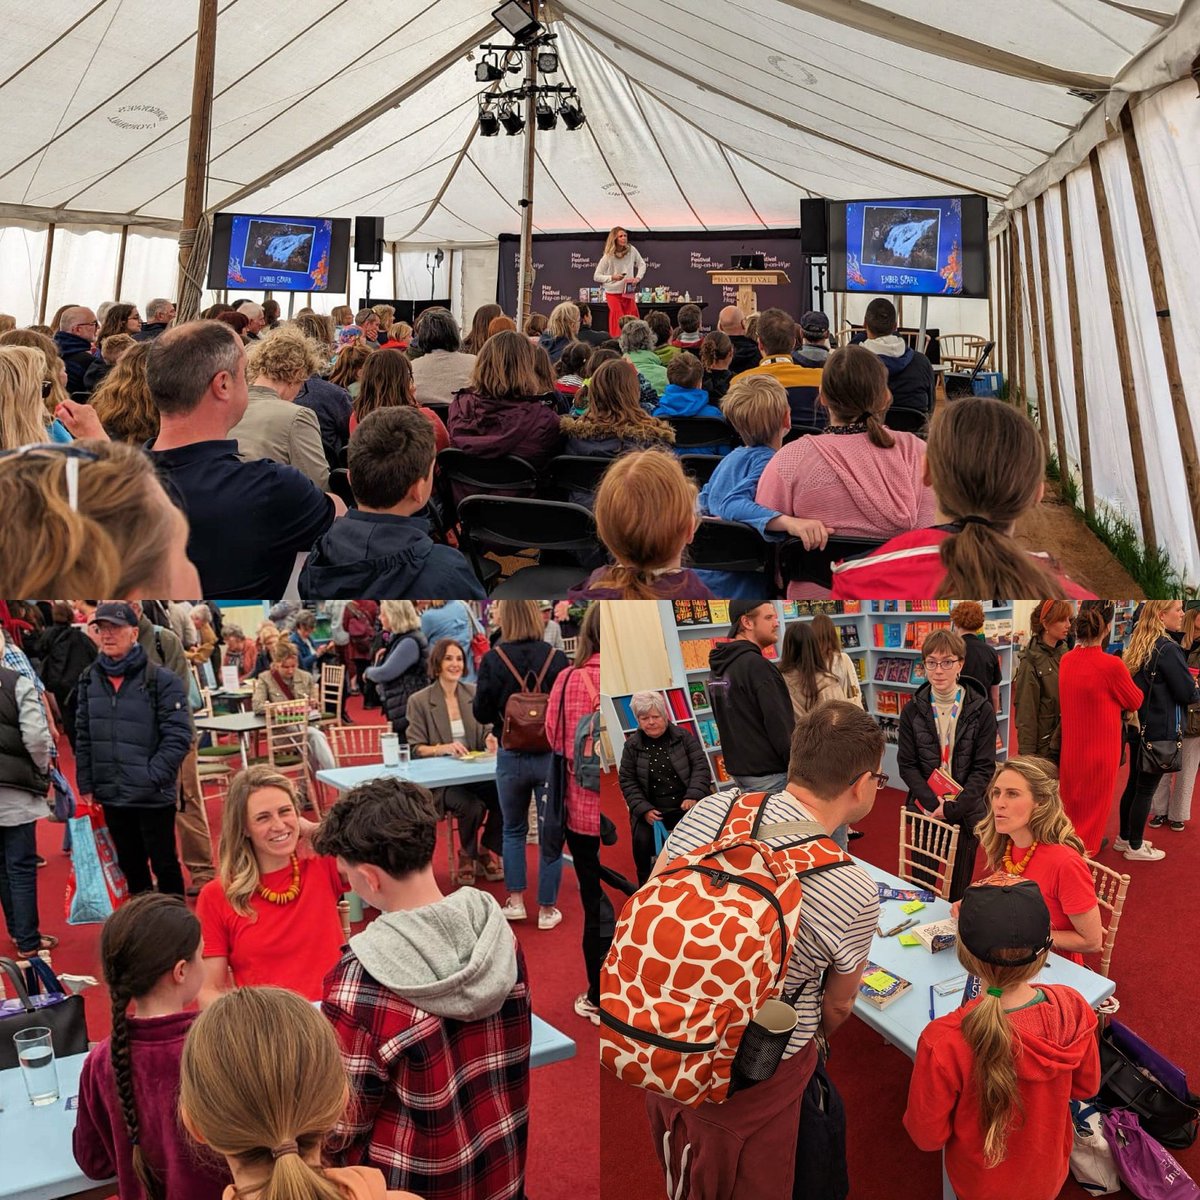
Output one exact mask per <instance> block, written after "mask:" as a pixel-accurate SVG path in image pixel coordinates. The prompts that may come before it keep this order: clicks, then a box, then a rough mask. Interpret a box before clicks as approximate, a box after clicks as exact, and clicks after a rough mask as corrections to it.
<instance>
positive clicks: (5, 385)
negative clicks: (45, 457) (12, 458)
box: [0, 346, 47, 450]
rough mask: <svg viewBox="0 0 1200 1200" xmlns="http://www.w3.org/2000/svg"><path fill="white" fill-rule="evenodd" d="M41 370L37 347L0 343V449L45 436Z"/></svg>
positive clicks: (42, 363) (43, 363) (43, 362)
mask: <svg viewBox="0 0 1200 1200" xmlns="http://www.w3.org/2000/svg"><path fill="white" fill-rule="evenodd" d="M45 371H46V360H45V356H44V355H43V354H42V352H41V351H40V350H31V349H28V348H26V347H23V346H3V347H0V449H3V450H15V449H16V448H17V447H18V446H29V445H32V444H34V443H37V442H44V441H45V440H46V437H47V433H46V428H47V422H46V409H45V407H44V406H43V404H42V379H43V377H44V375H45Z"/></svg>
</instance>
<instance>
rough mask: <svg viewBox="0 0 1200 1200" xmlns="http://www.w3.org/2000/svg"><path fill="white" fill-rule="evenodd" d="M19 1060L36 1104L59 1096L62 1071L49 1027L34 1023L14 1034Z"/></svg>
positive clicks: (48, 1101)
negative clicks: (56, 1063) (59, 1074)
mask: <svg viewBox="0 0 1200 1200" xmlns="http://www.w3.org/2000/svg"><path fill="white" fill-rule="evenodd" d="M13 1044H14V1045H15V1046H16V1048H17V1062H18V1063H20V1065H21V1074H22V1075H23V1076H24V1077H25V1090H26V1091H27V1092H28V1093H29V1103H30V1104H32V1105H33V1106H34V1107H35V1108H38V1107H41V1105H43V1104H53V1103H54V1102H55V1101H56V1100H57V1099H58V1072H57V1070H55V1067H54V1041H53V1037H52V1034H51V1032H50V1030H49V1029H47V1028H46V1027H45V1026H42V1025H34V1026H31V1027H30V1028H29V1029H22V1030H21V1031H20V1033H14V1034H13Z"/></svg>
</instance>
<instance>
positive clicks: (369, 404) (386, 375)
mask: <svg viewBox="0 0 1200 1200" xmlns="http://www.w3.org/2000/svg"><path fill="white" fill-rule="evenodd" d="M415 397H416V387H415V386H414V384H413V373H412V367H411V365H410V364H409V361H408V356H407V355H406V354H405V353H404V352H403V351H402V350H379V351H378V352H377V353H375V354H372V355H371V357H370V358H369V359H368V360H367V364H366V366H364V367H363V369H362V375H361V377H360V378H359V383H358V399H357V400H355V401H354V413H353V415H352V416H351V418H350V429H351V432H353V430H354V429H355V428H356V427H357V426H358V423H359V422H360V421H362V420H363V419H364V418H366V417H368V416H369V415H370V414H371V413H373V412H377V411H378V410H379V409H381V408H392V407H395V406H397V405H400V406H406V407H409V408H418V405H417V402H416V399H415ZM418 411H419V412H421V413H422V414H423V415H424V417H425V419H426V420H427V421H428V422H429V424H430V426H431V427H432V429H433V436H434V439H435V442H436V446H437V449H438V450H445V449H446V447H447V446H449V445H450V435H449V433H447V432H446V426H445V425H444V424H443V423H442V418H441V417H439V416H438V415H437V413H435V412H434V411H433V409H431V408H425V407H424V406H423V405H422V406H420V407H419V408H418ZM322 594H323V593H318V592H314V593H313V595H314V596H315V595H322Z"/></svg>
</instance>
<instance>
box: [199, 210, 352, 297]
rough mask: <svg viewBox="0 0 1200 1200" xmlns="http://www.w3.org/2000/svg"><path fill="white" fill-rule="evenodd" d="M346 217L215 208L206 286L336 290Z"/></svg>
mask: <svg viewBox="0 0 1200 1200" xmlns="http://www.w3.org/2000/svg"><path fill="white" fill-rule="evenodd" d="M349 257H350V221H349V219H348V218H340V217H338V218H334V217H279V216H274V215H266V214H254V213H217V214H216V216H214V217H213V233H212V255H211V257H210V259H209V268H208V286H209V287H210V288H212V289H214V290H217V291H224V290H226V289H230V290H238V291H258V290H260V289H261V290H262V291H274V292H328V291H334V292H341V291H344V290H345V287H346V264H347V262H348V260H349Z"/></svg>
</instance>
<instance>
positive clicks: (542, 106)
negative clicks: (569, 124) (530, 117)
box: [534, 100, 558, 130]
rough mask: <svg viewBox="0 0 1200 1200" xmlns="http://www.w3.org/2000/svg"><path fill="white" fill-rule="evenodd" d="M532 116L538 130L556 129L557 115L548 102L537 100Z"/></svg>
mask: <svg viewBox="0 0 1200 1200" xmlns="http://www.w3.org/2000/svg"><path fill="white" fill-rule="evenodd" d="M534 114H535V115H536V117H537V127H538V128H539V129H543V130H545V129H555V128H557V126H558V113H556V112H555V111H554V106H553V105H552V104H551V103H550V101H549V100H539V101H538V102H537V107H536V108H535V109H534Z"/></svg>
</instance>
